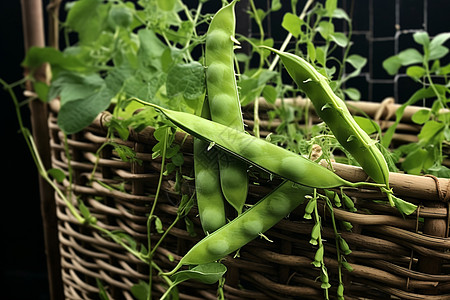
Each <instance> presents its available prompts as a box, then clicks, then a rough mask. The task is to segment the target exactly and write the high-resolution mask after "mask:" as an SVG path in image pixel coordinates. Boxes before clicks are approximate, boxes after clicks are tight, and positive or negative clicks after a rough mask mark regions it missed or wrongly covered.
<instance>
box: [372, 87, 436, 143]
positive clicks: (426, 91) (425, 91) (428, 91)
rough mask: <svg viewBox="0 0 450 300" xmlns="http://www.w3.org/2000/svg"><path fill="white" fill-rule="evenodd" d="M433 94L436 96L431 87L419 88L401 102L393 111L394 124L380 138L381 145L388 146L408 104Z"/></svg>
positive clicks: (430, 96)
mask: <svg viewBox="0 0 450 300" xmlns="http://www.w3.org/2000/svg"><path fill="white" fill-rule="evenodd" d="M435 96H436V94H435V92H434V90H433V89H432V88H431V87H427V88H421V89H420V90H418V91H416V92H415V93H414V94H413V95H412V96H411V97H410V98H409V99H408V101H406V102H405V103H403V104H402V105H401V106H400V107H399V108H398V109H397V111H396V112H395V122H394V124H393V125H392V126H391V127H389V128H388V129H387V130H386V133H385V134H384V136H383V137H382V139H381V144H382V145H383V147H385V148H388V147H389V145H390V144H391V141H392V137H393V136H394V133H395V130H396V128H397V126H398V124H399V123H400V121H401V119H402V116H403V113H404V111H405V109H406V107H408V106H409V105H413V104H414V103H416V102H417V101H419V100H422V99H427V98H432V97H435Z"/></svg>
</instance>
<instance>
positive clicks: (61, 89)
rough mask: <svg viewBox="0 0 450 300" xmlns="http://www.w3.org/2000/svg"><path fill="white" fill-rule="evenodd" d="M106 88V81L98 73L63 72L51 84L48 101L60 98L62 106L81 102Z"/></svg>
mask: <svg viewBox="0 0 450 300" xmlns="http://www.w3.org/2000/svg"><path fill="white" fill-rule="evenodd" d="M104 87H105V81H104V80H103V79H102V78H101V77H100V75H98V74H97V73H91V74H81V73H75V72H67V71H63V72H61V73H60V74H59V76H58V77H57V78H55V80H54V81H53V82H52V83H51V85H50V90H49V92H48V101H51V100H53V99H55V98H57V97H60V100H61V106H64V105H65V104H66V103H68V102H70V101H73V100H80V99H83V98H87V97H90V96H92V95H93V94H95V93H98V92H99V91H100V90H101V89H102V88H104Z"/></svg>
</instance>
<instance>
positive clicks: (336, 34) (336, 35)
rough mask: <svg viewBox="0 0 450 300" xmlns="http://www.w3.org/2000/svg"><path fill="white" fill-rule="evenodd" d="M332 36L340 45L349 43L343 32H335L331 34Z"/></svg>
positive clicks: (343, 45)
mask: <svg viewBox="0 0 450 300" xmlns="http://www.w3.org/2000/svg"><path fill="white" fill-rule="evenodd" d="M330 38H331V39H332V40H333V41H334V42H335V43H336V44H337V45H338V46H340V47H346V46H347V45H348V38H347V36H346V35H345V34H344V33H342V32H333V33H331V34H330Z"/></svg>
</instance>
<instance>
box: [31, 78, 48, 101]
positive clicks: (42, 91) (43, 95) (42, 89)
mask: <svg viewBox="0 0 450 300" xmlns="http://www.w3.org/2000/svg"><path fill="white" fill-rule="evenodd" d="M33 88H34V91H35V92H36V94H37V95H38V97H39V99H40V100H41V101H47V100H48V92H49V91H50V87H49V86H48V85H47V84H46V83H45V82H42V81H35V82H34V84H33Z"/></svg>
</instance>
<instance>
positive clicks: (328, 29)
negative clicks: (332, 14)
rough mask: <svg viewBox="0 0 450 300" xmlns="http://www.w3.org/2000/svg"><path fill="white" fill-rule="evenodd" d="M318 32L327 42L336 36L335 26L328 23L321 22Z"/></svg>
mask: <svg viewBox="0 0 450 300" xmlns="http://www.w3.org/2000/svg"><path fill="white" fill-rule="evenodd" d="M316 30H317V31H318V32H319V33H320V35H321V36H322V37H323V38H324V39H325V40H328V39H329V38H330V37H331V35H332V34H334V25H333V23H330V22H328V21H321V22H319V25H318V26H317V29H316Z"/></svg>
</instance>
